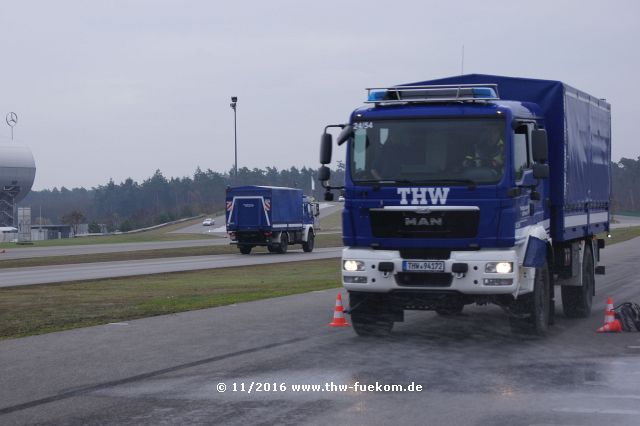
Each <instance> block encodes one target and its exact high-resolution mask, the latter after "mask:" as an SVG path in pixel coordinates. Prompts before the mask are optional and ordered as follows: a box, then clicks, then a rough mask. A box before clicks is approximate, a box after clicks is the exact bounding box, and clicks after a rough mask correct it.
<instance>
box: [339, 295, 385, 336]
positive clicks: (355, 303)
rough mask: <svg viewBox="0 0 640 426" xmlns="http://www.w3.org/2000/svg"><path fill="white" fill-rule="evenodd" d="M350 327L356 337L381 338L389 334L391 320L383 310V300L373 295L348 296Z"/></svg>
mask: <svg viewBox="0 0 640 426" xmlns="http://www.w3.org/2000/svg"><path fill="white" fill-rule="evenodd" d="M349 306H350V307H351V309H353V308H355V309H353V311H352V312H351V325H352V326H353V330H354V331H355V332H356V334H357V335H358V336H361V337H371V336H373V337H382V336H387V335H389V334H390V333H391V329H392V328H393V320H392V319H391V316H390V315H389V314H388V313H387V312H386V310H385V308H384V299H383V298H382V297H375V296H373V295H363V294H358V295H354V294H350V295H349Z"/></svg>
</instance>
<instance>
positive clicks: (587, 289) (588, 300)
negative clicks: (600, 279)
mask: <svg viewBox="0 0 640 426" xmlns="http://www.w3.org/2000/svg"><path fill="white" fill-rule="evenodd" d="M592 253H593V252H592V249H591V244H589V243H588V242H587V243H586V244H585V249H584V259H583V260H582V285H581V286H580V287H576V286H562V289H561V291H562V310H563V311H564V314H565V315H566V316H567V317H569V318H587V317H588V316H589V315H591V304H592V301H593V289H594V288H595V276H594V269H593V254H592Z"/></svg>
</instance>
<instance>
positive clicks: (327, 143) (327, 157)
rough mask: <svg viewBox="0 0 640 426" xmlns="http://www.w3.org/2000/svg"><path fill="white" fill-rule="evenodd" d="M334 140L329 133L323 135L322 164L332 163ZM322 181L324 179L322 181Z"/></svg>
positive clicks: (321, 145)
mask: <svg viewBox="0 0 640 426" xmlns="http://www.w3.org/2000/svg"><path fill="white" fill-rule="evenodd" d="M332 145H333V139H332V138H331V135H330V134H329V133H323V134H322V137H321V138H320V164H329V163H331V146H332ZM321 180H322V179H321Z"/></svg>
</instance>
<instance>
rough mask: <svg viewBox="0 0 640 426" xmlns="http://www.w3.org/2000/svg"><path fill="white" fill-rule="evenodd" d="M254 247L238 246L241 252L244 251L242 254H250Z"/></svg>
mask: <svg viewBox="0 0 640 426" xmlns="http://www.w3.org/2000/svg"><path fill="white" fill-rule="evenodd" d="M252 248H253V247H251V246H238V249H240V253H242V254H249V253H251V249H252Z"/></svg>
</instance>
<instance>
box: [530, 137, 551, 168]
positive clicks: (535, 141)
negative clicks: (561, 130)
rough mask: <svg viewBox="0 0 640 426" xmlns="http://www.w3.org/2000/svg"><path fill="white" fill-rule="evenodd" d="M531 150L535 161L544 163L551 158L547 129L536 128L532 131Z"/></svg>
mask: <svg viewBox="0 0 640 426" xmlns="http://www.w3.org/2000/svg"><path fill="white" fill-rule="evenodd" d="M531 151H532V154H533V161H535V162H536V163H544V162H545V161H547V159H548V158H549V146H548V143H547V131H546V130H544V129H535V130H533V131H532V132H531Z"/></svg>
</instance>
